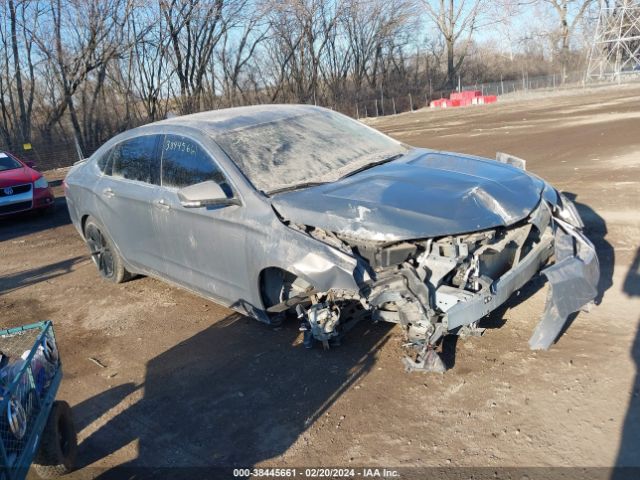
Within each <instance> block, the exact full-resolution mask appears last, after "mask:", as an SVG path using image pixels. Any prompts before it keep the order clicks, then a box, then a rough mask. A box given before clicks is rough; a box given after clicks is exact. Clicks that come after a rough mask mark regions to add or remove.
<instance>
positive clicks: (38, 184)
mask: <svg viewBox="0 0 640 480" xmlns="http://www.w3.org/2000/svg"><path fill="white" fill-rule="evenodd" d="M33 186H34V188H47V187H48V186H49V182H47V179H46V178H44V177H40V178H39V179H37V180H36V181H35V182H33Z"/></svg>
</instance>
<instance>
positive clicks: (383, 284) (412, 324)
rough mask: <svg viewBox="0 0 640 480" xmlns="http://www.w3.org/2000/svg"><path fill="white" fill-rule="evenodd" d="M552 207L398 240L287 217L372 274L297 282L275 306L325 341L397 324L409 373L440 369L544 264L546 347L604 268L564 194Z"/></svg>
mask: <svg viewBox="0 0 640 480" xmlns="http://www.w3.org/2000/svg"><path fill="white" fill-rule="evenodd" d="M558 199H559V200H558V203H557V204H556V205H553V204H551V203H550V202H547V201H545V200H544V199H543V200H541V201H540V204H539V205H538V207H537V208H536V209H535V210H534V211H533V212H532V213H531V214H530V215H529V216H528V218H527V219H526V220H523V221H521V222H518V223H516V224H514V225H511V226H509V227H499V228H493V229H488V230H483V231H478V232H472V233H467V234H461V235H451V236H444V237H439V238H432V239H422V240H415V241H400V242H374V241H363V240H361V239H358V238H357V237H356V236H350V235H345V234H340V233H332V232H327V231H324V230H322V229H318V228H313V227H306V226H303V225H290V226H291V227H292V228H296V229H298V230H301V231H304V232H305V233H306V234H308V235H310V236H312V237H314V238H316V239H318V240H320V241H322V242H324V243H327V244H329V245H332V246H334V247H335V248H338V249H340V250H342V251H344V252H347V253H350V254H352V255H354V256H355V257H356V258H358V260H359V262H360V263H361V264H362V265H363V266H364V268H365V269H366V272H367V274H368V275H367V277H368V279H362V280H360V281H359V282H358V284H359V286H360V287H361V288H360V291H359V292H351V291H339V290H331V291H328V292H317V291H315V290H313V287H312V286H306V287H307V288H304V289H299V290H298V291H297V292H295V293H296V294H295V295H292V296H291V297H289V298H288V299H287V300H286V301H285V302H283V303H281V304H279V305H276V306H274V307H272V308H270V309H269V311H270V312H282V311H284V310H286V309H291V308H295V310H296V313H297V316H298V318H299V319H300V320H301V330H303V331H304V334H305V346H307V347H311V346H312V344H313V342H314V341H319V342H321V343H322V344H323V345H324V347H325V348H328V347H329V346H330V345H332V344H334V343H337V342H339V337H340V335H342V334H343V333H344V332H345V331H346V330H348V329H349V328H350V327H351V326H352V325H353V324H354V323H355V322H357V321H358V320H360V319H361V318H363V317H364V316H367V315H370V317H371V319H372V320H373V321H386V322H392V323H397V324H399V325H401V327H402V329H403V331H404V334H405V338H406V343H405V347H406V348H407V350H408V354H407V356H406V357H405V358H404V359H403V362H404V364H405V367H406V369H407V370H408V371H423V372H444V371H445V370H446V367H445V365H444V363H443V361H442V359H441V357H440V355H439V353H438V349H439V347H440V346H441V343H442V339H443V338H444V337H445V336H446V335H458V336H461V337H466V336H479V335H481V334H482V333H483V329H482V328H481V325H480V324H479V322H480V320H481V319H482V318H483V317H485V316H487V315H488V314H489V313H490V312H492V311H493V310H494V309H496V308H497V307H499V306H500V305H502V304H503V303H504V302H505V301H506V300H507V299H508V298H509V297H510V296H511V295H512V294H513V293H514V292H516V291H517V290H519V289H520V288H522V287H523V286H524V285H525V284H526V283H527V282H528V281H529V280H531V279H532V278H533V277H534V276H535V275H536V274H537V273H538V272H540V271H541V268H543V267H544V266H545V265H546V264H547V263H548V261H549V260H550V258H551V257H552V256H554V255H555V263H554V264H552V265H551V266H550V267H548V268H546V269H544V270H542V271H541V273H542V274H543V275H545V276H546V277H547V279H548V280H549V283H550V290H549V294H548V297H547V302H546V306H545V311H544V313H543V316H542V319H541V321H540V323H539V324H538V326H537V328H536V330H535V332H534V334H533V336H532V337H531V340H530V342H529V344H530V347H531V348H532V349H547V348H549V347H550V345H551V344H552V343H553V342H554V341H555V339H556V338H557V336H558V335H559V333H560V332H561V330H562V328H563V326H564V324H565V322H566V320H567V318H568V316H569V315H571V313H573V312H575V311H578V310H580V309H581V308H584V307H585V306H586V305H587V304H588V303H589V302H591V301H592V300H593V298H595V296H596V293H597V291H596V284H597V281H598V278H599V267H598V261H597V257H596V255H595V250H594V248H593V245H592V244H591V243H590V242H589V240H588V239H587V238H586V237H585V236H584V235H583V233H582V228H583V224H582V221H581V219H580V217H579V215H578V214H577V211H576V210H575V207H574V206H573V204H571V202H570V201H569V200H568V199H566V198H565V197H564V196H562V195H560V196H559V197H558Z"/></svg>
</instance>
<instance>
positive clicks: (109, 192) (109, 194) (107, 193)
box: [102, 188, 116, 198]
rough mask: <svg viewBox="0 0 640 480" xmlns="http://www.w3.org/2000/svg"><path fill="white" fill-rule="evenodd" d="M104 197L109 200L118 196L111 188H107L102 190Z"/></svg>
mask: <svg viewBox="0 0 640 480" xmlns="http://www.w3.org/2000/svg"><path fill="white" fill-rule="evenodd" d="M102 195H104V196H105V197H107V198H113V197H115V196H116V194H115V192H114V191H113V190H111V189H110V188H105V189H104V190H102Z"/></svg>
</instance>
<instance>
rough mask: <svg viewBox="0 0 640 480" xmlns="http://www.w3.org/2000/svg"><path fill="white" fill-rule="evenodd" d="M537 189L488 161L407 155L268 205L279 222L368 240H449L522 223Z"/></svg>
mask: <svg viewBox="0 0 640 480" xmlns="http://www.w3.org/2000/svg"><path fill="white" fill-rule="evenodd" d="M543 188H544V182H543V181H542V180H540V179H539V178H537V177H534V176H532V175H530V174H528V173H527V172H525V171H523V170H520V169H518V168H515V167H512V166H511V165H507V164H503V163H500V162H498V161H495V160H488V159H482V158H478V157H472V156H468V155H460V154H453V153H446V152H435V151H431V150H423V149H414V150H411V151H410V152H409V153H408V154H406V155H404V156H403V157H401V158H400V159H398V160H395V161H393V162H389V163H386V164H383V165H379V166H377V167H373V168H370V169H368V170H365V171H363V172H360V173H358V174H355V175H353V176H351V177H347V178H343V179H341V180H338V181H336V182H332V183H328V184H325V185H320V186H316V187H310V188H307V189H304V190H297V191H292V192H285V193H280V194H277V195H275V196H274V197H273V198H272V204H273V206H274V208H275V209H276V210H277V211H278V212H279V213H280V215H282V216H283V217H284V218H285V219H286V220H290V221H292V222H294V223H298V224H304V225H309V226H313V227H316V228H322V229H323V230H328V231H332V232H336V233H340V234H342V235H345V236H348V237H352V238H357V239H361V240H368V241H385V242H394V241H400V240H409V239H419V238H430V237H440V236H445V235H456V234H461V233H467V232H472V231H477V230H484V229H489V228H494V227H499V226H508V225H512V224H513V223H516V222H518V221H519V220H522V219H524V218H526V217H527V216H528V215H529V214H530V213H531V211H532V210H533V209H534V208H535V207H536V206H537V205H538V203H539V202H540V196H541V193H542V191H543Z"/></svg>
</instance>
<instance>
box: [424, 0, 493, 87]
mask: <svg viewBox="0 0 640 480" xmlns="http://www.w3.org/2000/svg"><path fill="white" fill-rule="evenodd" d="M423 1H424V6H425V10H426V12H427V15H428V16H429V18H430V19H431V20H432V21H433V23H434V24H435V26H436V28H437V30H438V32H439V33H440V35H441V36H442V38H443V39H444V43H445V47H446V55H447V64H446V65H447V84H446V87H448V88H453V87H454V86H455V84H456V80H457V75H458V71H459V70H460V67H461V66H462V64H463V62H464V59H465V56H466V55H467V51H468V48H469V45H470V41H471V38H472V36H473V34H474V32H475V31H476V28H477V27H478V22H479V19H480V16H481V15H482V13H483V12H484V10H483V9H484V8H485V7H486V1H485V0H471V1H469V0H423Z"/></svg>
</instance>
